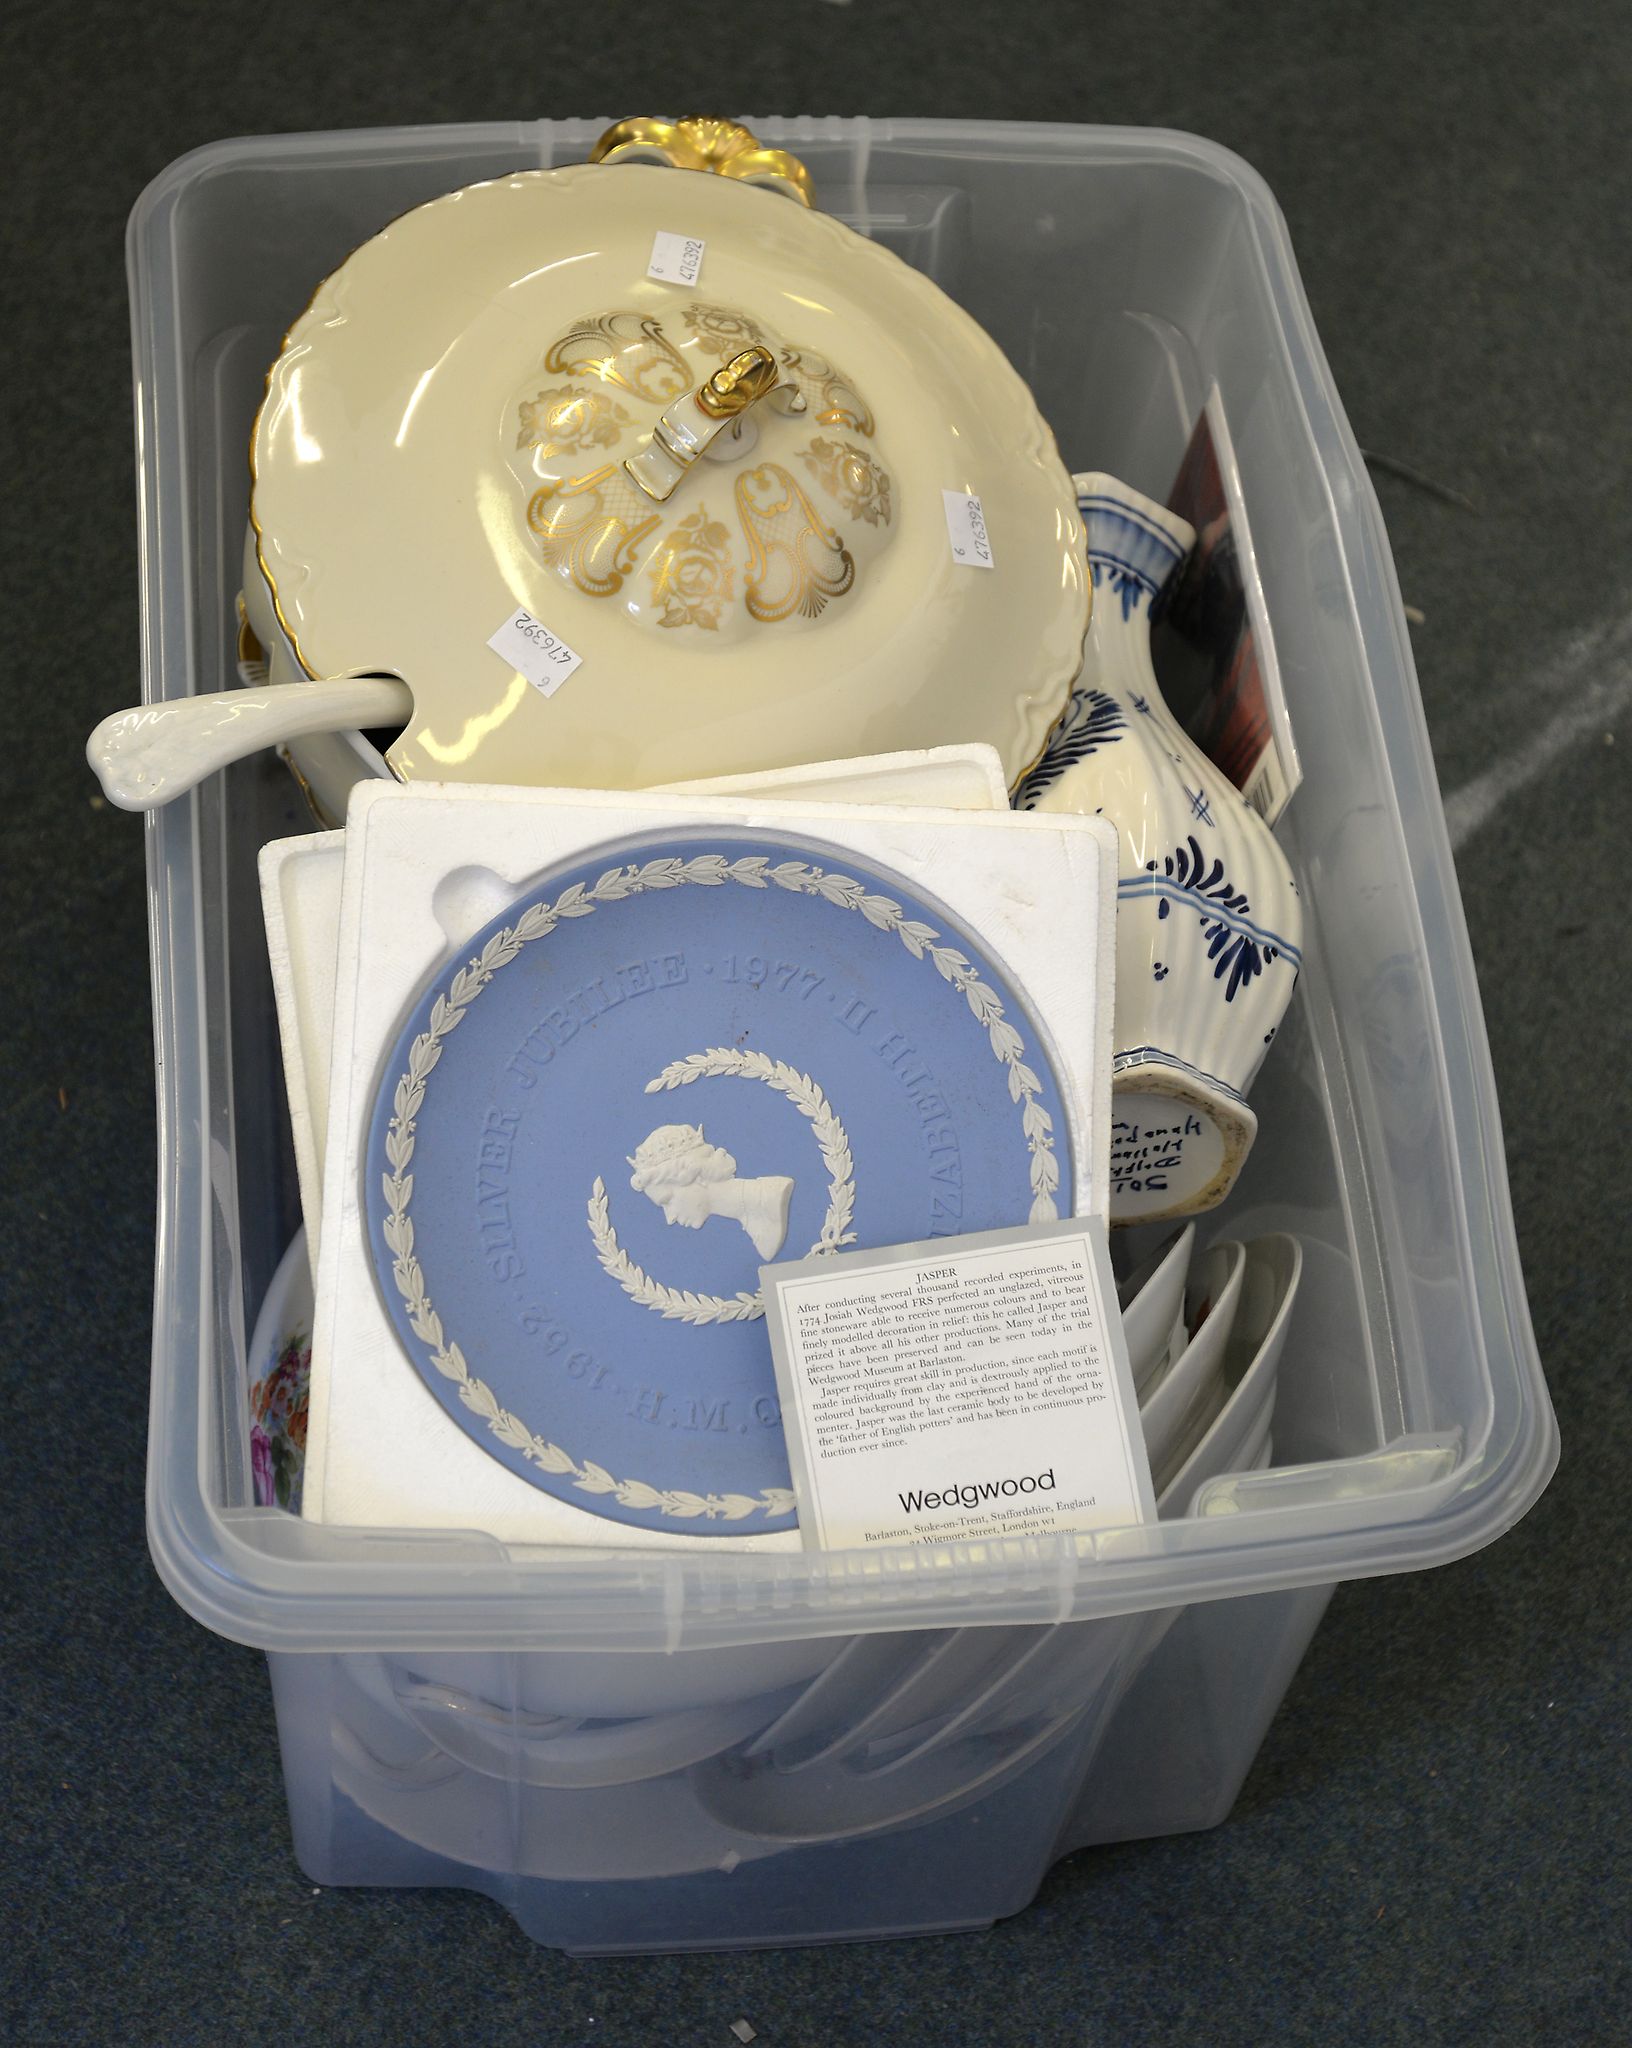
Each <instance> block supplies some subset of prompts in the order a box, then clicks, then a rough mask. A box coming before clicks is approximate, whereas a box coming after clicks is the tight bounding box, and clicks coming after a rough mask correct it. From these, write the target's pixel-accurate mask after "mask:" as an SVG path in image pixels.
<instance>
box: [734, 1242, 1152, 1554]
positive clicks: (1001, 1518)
mask: <svg viewBox="0 0 1632 2048" xmlns="http://www.w3.org/2000/svg"><path fill="white" fill-rule="evenodd" d="M760 1278H761V1280H762V1282H763V1284H764V1289H765V1312H766V1320H767V1323H768V1325H769V1329H770V1338H771V1354H772V1358H773V1360H774V1362H775V1366H776V1378H777V1388H778V1392H779V1394H780V1397H781V1401H782V1419H783V1424H784V1426H785V1428H786V1430H787V1437H788V1458H789V1463H790V1466H791V1468H792V1472H793V1482H794V1490H795V1492H796V1494H797V1496H798V1500H799V1528H800V1533H801V1535H802V1537H803V1539H804V1543H805V1547H806V1548H807V1549H810V1550H847V1549H860V1548H863V1547H865V1546H867V1545H869V1544H886V1543H946V1542H962V1541H966V1540H969V1539H972V1538H980V1537H1010V1536H1044V1535H1049V1534H1052V1533H1053V1532H1055V1531H1057V1530H1062V1529H1112V1528H1126V1527H1128V1526H1130V1525H1132V1524H1134V1523H1139V1522H1153V1521H1154V1520H1155V1519H1156V1498H1155V1493H1154V1490H1153V1488H1152V1485H1151V1478H1150V1461H1149V1459H1148V1457H1147V1455H1146V1452H1145V1441H1144V1433H1143V1431H1142V1430H1141V1428H1140V1425H1139V1419H1138V1414H1139V1410H1138V1399H1137V1396H1136V1395H1135V1393H1134V1388H1133V1378H1132V1374H1131V1373H1130V1371H1129V1367H1128V1357H1127V1346H1126V1344H1125V1343H1124V1341H1123V1336H1122V1322H1121V1317H1120V1315H1119V1314H1118V1313H1117V1312H1116V1310H1115V1308H1114V1303H1115V1300H1116V1289H1115V1283H1114V1281H1113V1279H1112V1276H1111V1264H1110V1252H1109V1248H1108V1245H1107V1240H1106V1225H1105V1221H1104V1219H1103V1218H1102V1217H1097V1216H1090V1217H1068V1218H1066V1219H1064V1220H1063V1221H1060V1222H1055V1223H1042V1224H1025V1225H1022V1226H1021V1227H1020V1228H1019V1229H1015V1230H990V1231H982V1232H979V1233H976V1234H974V1235H970V1236H965V1237H952V1238H942V1239H939V1240H936V1241H933V1242H931V1241H926V1242H923V1243H920V1244H908V1245H894V1246H890V1247H888V1248H886V1249H884V1250H880V1251H858V1252H841V1253H838V1254H836V1255H823V1256H818V1257H815V1258H808V1259H798V1260H792V1261H788V1262H786V1263H783V1264H778V1265H774V1266H764V1267H762V1268H761V1269H760ZM1107 1302H1110V1303H1112V1304H1113V1307H1112V1308H1111V1309H1110V1310H1109V1312H1107V1309H1106V1303H1107Z"/></svg>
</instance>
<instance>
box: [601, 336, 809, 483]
mask: <svg viewBox="0 0 1632 2048" xmlns="http://www.w3.org/2000/svg"><path fill="white" fill-rule="evenodd" d="M761 398H767V399H769V400H770V401H771V403H772V404H773V405H774V406H775V407H776V409H777V410H778V411H779V412H795V413H797V412H803V411H804V409H805V399H804V394H803V393H802V392H801V391H800V389H799V387H798V385H797V384H795V383H793V382H792V381H791V379H790V380H787V381H783V380H782V373H781V371H780V370H779V369H778V367H777V361H776V357H775V356H773V355H772V354H771V352H770V350H769V349H768V348H763V347H761V346H760V344H759V343H758V342H756V343H755V344H754V345H753V347H752V348H745V349H744V350H743V351H742V353H741V354H740V355H735V356H733V357H732V358H731V360H730V362H728V363H726V364H724V365H722V366H721V368H719V369H718V370H716V371H715V372H714V374H713V376H712V377H710V378H708V379H707V381H706V382H705V383H703V384H701V385H699V387H698V388H697V390H695V391H690V392H688V393H687V394H686V396H685V397H684V398H678V399H676V400H675V402H674V404H673V405H671V406H670V407H669V409H668V411H667V412H665V413H664V414H663V415H662V416H661V418H660V419H659V420H658V422H657V425H656V426H655V427H653V429H652V431H651V434H650V435H649V436H648V438H647V440H646V441H645V442H644V444H643V445H642V446H641V448H640V449H639V450H638V451H637V452H636V453H635V454H633V455H630V456H628V457H626V458H625V460H624V465H623V466H624V469H625V470H626V471H627V472H628V475H629V478H630V481H631V482H632V483H635V484H638V485H639V487H640V489H641V490H643V491H644V492H645V493H646V495H647V497H648V498H651V499H653V500H654V501H655V502H656V503H657V504H659V505H661V504H664V503H666V502H667V500H668V499H670V498H671V497H673V495H674V493H675V490H676V488H677V487H678V485H679V483H680V479H681V478H682V477H683V476H685V474H686V473H687V471H688V470H690V469H691V468H692V466H693V465H694V464H695V463H697V462H698V461H700V460H701V459H702V457H703V456H705V455H706V454H708V452H709V450H710V448H711V447H713V444H714V443H715V442H716V441H717V440H719V439H720V436H721V435H722V434H724V433H726V432H727V431H728V430H729V433H730V435H731V442H730V444H729V445H727V446H723V447H721V448H719V449H716V450H715V459H716V460H718V459H719V457H720V456H721V455H722V454H725V455H730V454H743V453H746V451H747V450H748V449H749V448H751V447H752V446H753V437H754V427H753V423H752V421H750V420H748V419H746V418H744V417H743V415H744V414H746V412H747V410H748V408H749V407H750V406H751V405H753V404H755V403H756V402H757V401H758V400H759V399H761Z"/></svg>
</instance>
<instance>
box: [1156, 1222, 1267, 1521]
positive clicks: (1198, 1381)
mask: <svg viewBox="0 0 1632 2048" xmlns="http://www.w3.org/2000/svg"><path fill="white" fill-rule="evenodd" d="M1245 1264H1246V1247H1245V1246H1244V1245H1241V1244H1237V1243H1236V1242H1235V1241H1234V1240H1233V1239H1230V1238H1226V1239H1225V1240H1223V1241H1222V1242H1221V1243H1219V1244H1215V1245H1210V1246H1209V1247H1208V1249H1207V1250H1206V1251H1205V1252H1203V1253H1202V1255H1201V1257H1200V1258H1199V1259H1197V1260H1196V1261H1195V1262H1194V1264H1193V1265H1192V1267H1191V1270H1190V1284H1189V1286H1188V1287H1187V1288H1186V1290H1185V1302H1184V1322H1185V1328H1186V1329H1187V1330H1188V1331H1189V1333H1190V1338H1189V1342H1188V1343H1187V1344H1186V1345H1185V1346H1184V1348H1183V1350H1182V1351H1180V1353H1179V1354H1178V1356H1177V1357H1176V1358H1175V1359H1174V1360H1173V1362H1172V1364H1171V1365H1169V1366H1168V1368H1167V1370H1166V1371H1165V1372H1164V1373H1162V1374H1161V1375H1160V1377H1159V1378H1158V1379H1157V1380H1156V1381H1155V1382H1154V1384H1153V1385H1152V1386H1151V1388H1150V1390H1149V1391H1148V1392H1147V1393H1146V1395H1145V1397H1144V1398H1143V1400H1142V1401H1141V1402H1140V1404H1139V1419H1140V1421H1141V1423H1142V1424H1143V1425H1144V1431H1145V1448H1146V1450H1147V1451H1148V1452H1149V1454H1150V1474H1151V1479H1152V1481H1153V1483H1154V1485H1155V1488H1156V1491H1157V1493H1158V1494H1160V1493H1161V1492H1162V1490H1163V1488H1164V1487H1165V1486H1166V1484H1167V1481H1168V1480H1169V1479H1170V1478H1171V1477H1172V1476H1173V1474H1174V1473H1175V1472H1176V1471H1177V1470H1178V1468H1179V1466H1180V1465H1181V1464H1183V1462H1184V1460H1185V1459H1186V1458H1187V1457H1189V1455H1190V1453H1191V1452H1192V1451H1193V1450H1194V1449H1195V1447H1196V1445H1197V1444H1198V1443H1199V1442H1200V1441H1201V1437H1202V1435H1203V1433H1204V1431H1205V1430H1206V1429H1207V1426H1208V1424H1209V1423H1211V1421H1212V1419H1213V1417H1214V1416H1215V1415H1216V1414H1217V1413H1218V1411H1219V1409H1220V1408H1222V1407H1223V1405H1224V1382H1223V1378H1222V1373H1223V1364H1224V1349H1225V1345H1226V1344H1227V1343H1228V1341H1229V1335H1230V1325H1231V1323H1232V1322H1233V1321H1234V1318H1235V1312H1236V1306H1237V1303H1238V1302H1239V1300H1240V1296H1241V1276H1242V1272H1243V1269H1244V1267H1245Z"/></svg>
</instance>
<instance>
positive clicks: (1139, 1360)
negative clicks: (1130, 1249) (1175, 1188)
mask: <svg viewBox="0 0 1632 2048" xmlns="http://www.w3.org/2000/svg"><path fill="white" fill-rule="evenodd" d="M1195 1242H1196V1226H1195V1225H1194V1224H1193V1223H1187V1224H1186V1225H1185V1226H1184V1228H1183V1229H1182V1230H1180V1231H1176V1232H1175V1233H1174V1234H1173V1236H1172V1237H1171V1238H1169V1239H1168V1240H1167V1241H1166V1242H1165V1243H1164V1244H1161V1245H1158V1246H1157V1248H1156V1253H1155V1254H1154V1255H1153V1256H1152V1257H1151V1258H1150V1259H1149V1260H1147V1261H1146V1262H1145V1264H1144V1265H1143V1266H1142V1267H1140V1268H1139V1269H1138V1270H1136V1271H1135V1272H1134V1273H1132V1274H1130V1275H1129V1278H1128V1283H1127V1285H1128V1294H1129V1299H1128V1305H1127V1307H1126V1308H1124V1309H1123V1311H1122V1334H1123V1336H1124V1337H1125V1338H1126V1340H1127V1346H1128V1363H1129V1365H1130V1366H1131V1367H1132V1369H1133V1384H1134V1389H1135V1391H1136V1392H1137V1393H1139V1394H1140V1395H1143V1394H1144V1392H1145V1390H1146V1389H1147V1388H1152V1389H1153V1388H1154V1384H1155V1381H1156V1379H1157V1376H1158V1375H1159V1374H1160V1373H1161V1372H1162V1371H1163V1370H1164V1369H1165V1368H1166V1366H1167V1364H1168V1362H1169V1358H1170V1355H1171V1351H1172V1347H1173V1344H1174V1341H1175V1339H1176V1337H1177V1336H1178V1334H1179V1333H1180V1332H1181V1331H1182V1329H1183V1324H1184V1283H1185V1281H1186V1279H1187V1278H1188V1277H1189V1272H1190V1255H1191V1252H1192V1251H1193V1250H1194V1248H1195Z"/></svg>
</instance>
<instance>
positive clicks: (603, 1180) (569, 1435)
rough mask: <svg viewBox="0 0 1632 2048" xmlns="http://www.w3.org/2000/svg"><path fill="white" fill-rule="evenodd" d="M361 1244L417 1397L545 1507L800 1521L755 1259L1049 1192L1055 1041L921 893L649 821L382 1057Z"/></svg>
mask: <svg viewBox="0 0 1632 2048" xmlns="http://www.w3.org/2000/svg"><path fill="white" fill-rule="evenodd" d="M364 1193H365V1204H366V1211H367V1215H368V1221H369V1241H370V1245H371V1248H372V1251H373V1254H374V1262H375V1270H376V1274H377V1277H378V1280H379V1284H380V1288H381V1291H382V1294H383V1296H384V1299H385V1301H386V1304H387V1306H388V1308H389V1311H390V1313H391V1316H392V1318H393V1320H394V1322H395V1324H396V1327H397V1331H398V1333H399V1335H400V1336H401V1339H402V1342H403V1344H404V1346H405V1347H406V1349H407V1352H408V1356H409V1357H410V1358H411V1360H412V1361H413V1363H414V1365H415V1366H416V1368H417V1369H418V1371H419V1373H420V1375H421V1377H422V1378H423V1380H424V1382H425V1384H426V1385H427V1387H429V1388H430V1390H431V1391H432V1393H433V1394H434V1395H435V1396H436V1398H437V1399H438V1400H439V1401H440V1402H441V1403H442V1405H443V1407H444V1408H446V1410H447V1411H448V1413H449V1414H450V1415H451V1416H452V1417H453V1418H454V1420H455V1421H456V1422H458V1424H459V1425H460V1427H461V1428H462V1429H464V1430H465V1431H466V1433H467V1434H468V1435H469V1436H471V1437H472V1438H474V1439H475V1441H476V1442H477V1443H479V1444H480V1445H481V1446H482V1447H483V1449H484V1450H486V1451H488V1452H489V1453H490V1454H491V1455H492V1456H493V1457H495V1458H497V1459H499V1460H500V1462H501V1463H503V1464H505V1465H507V1466H508V1467H509V1468H510V1469H511V1470H512V1471H514V1472H517V1473H520V1474H521V1475H522V1476H524V1477H525V1478H527V1479H528V1480H530V1481H531V1482H532V1483H533V1484H534V1485H536V1486H539V1487H542V1488H543V1489H544V1490H545V1491H546V1492H548V1493H551V1494H554V1495H555V1496H556V1497H557V1498H559V1499H561V1500H564V1501H569V1502H571V1503H572V1504H573V1505H574V1506H576V1507H580V1508H585V1509H587V1510H589V1511H590V1512H592V1513H597V1514H601V1515H605V1516H607V1517H609V1518H610V1519H612V1520H614V1521H618V1522H624V1523H629V1524H632V1525H635V1526H639V1527H643V1528H658V1527H664V1528H687V1529H690V1530H692V1531H694V1532H695V1533H699V1534H712V1535H721V1534H727V1533H746V1532H748V1531H770V1530H777V1529H786V1528H791V1527H793V1526H794V1524H795V1521H796V1517H795V1513H794V1499H793V1494H792V1491H791V1488H790V1482H789V1476H788V1461H787V1453H786V1450H785V1447H784V1442H783V1434H782V1426H781V1414H780V1410H779V1408H778V1404H777V1399H776V1384H775V1376H774V1373H773V1371H772V1366H771V1355H770V1344H769V1340H768V1338H767V1336H766V1332H765V1324H764V1312H763V1308H762V1306H761V1303H760V1297H759V1267H760V1266H761V1264H764V1263H768V1262H770V1261H772V1260H775V1259H780V1258H803V1257H806V1256H808V1255H810V1254H811V1253H814V1252H821V1251H827V1250H832V1251H836V1250H839V1249H841V1248H843V1247H846V1246H854V1247H863V1248H865V1247H870V1246H875V1245H883V1244H895V1243H901V1242H905V1241H910V1240H916V1239H920V1238H932V1237H950V1236H955V1235H957V1234H958V1233H960V1232H963V1231H970V1230H990V1229H996V1228H1000V1227H1002V1226H1004V1225H1009V1224H1017V1223H1023V1222H1025V1221H1027V1220H1028V1218H1029V1219H1034V1220H1042V1219H1046V1218H1049V1217H1052V1216H1054V1215H1056V1214H1069V1213H1070V1212H1071V1206H1072V1161H1071V1156H1070V1139H1069V1132H1068V1128H1067V1123H1066V1117H1065V1111H1064V1107H1063V1104H1062V1102H1061V1099H1060V1092H1059V1083H1058V1080H1057V1077H1056V1073H1055V1069H1054V1064H1053V1061H1052V1059H1051V1057H1050V1055H1049V1052H1048V1050H1047V1048H1046V1047H1045V1045H1044V1044H1043V1043H1042V1040H1041V1036H1040V1033H1039V1030H1038V1027H1037V1025H1036V1023H1035V1021H1034V1020H1033V1018H1032V1017H1031V1016H1030V1014H1029V1012H1028V1011H1027V1009H1026V1007H1025V1004H1024V1003H1023V1001H1022V1000H1021V998H1020V996H1019V995H1018V993H1017V992H1016V990H1015V989H1014V988H1013V987H1012V986H1011V984H1010V983H1009V982H1008V980H1007V979H1006V977H1005V975H1004V973H1003V972H1002V970H1001V969H1000V968H998V966H997V965H996V964H995V963H994V962H993V960H992V959H991V958H990V957H989V956H988V955H987V954H986V953H985V952H984V950H983V949H982V947H981V946H980V944H979V943H978V942H977V941H976V940H974V939H973V938H972V937H971V936H970V935H969V934H968V933H967V932H965V931H964V930H962V929H961V928H960V927H959V925H958V924H957V923H956V922H955V920H954V919H952V918H951V917H950V916H949V915H948V914H947V912H946V911H945V910H944V909H943V908H942V907H941V906H939V905H938V904H935V903H933V902H930V901H928V900H926V899H925V898H923V897H922V896H921V895H919V894H918V893H916V892H915V891H914V890H913V889H911V888H910V887H909V886H908V885H907V884H906V883H905V882H904V881H903V880H902V879H901V878H900V877H899V876H897V875H894V874H891V873H889V872H887V871H884V870H880V869H875V868H873V867H871V866H869V865H867V864H865V863H863V862H860V861H857V860H856V859H855V858H854V857H853V856H851V855H850V854H848V853H846V852H843V851H842V850H840V849H838V848H836V847H829V846H823V845H820V844H817V843H814V842H807V841H798V842H795V841H793V840H791V839H783V838H770V837H766V836H763V835H754V836H738V835H735V834H731V833H720V832H690V833H684V834H675V833H669V834H665V835H663V836H662V837H661V838H658V839H654V838H650V837H648V838H643V839H638V840H628V841H623V842H620V843H618V844H617V845H613V846H609V847H606V848H603V849H602V850H601V851H600V852H599V853H598V854H597V855H596V856H595V858H594V859H592V860H588V861H582V862H579V863H577V864H576V865H574V866H572V867H570V868H563V869H560V870H558V871H557V872H555V873H552V874H550V875H548V876H546V877H544V878H543V879H542V880H540V881H539V882H537V883H536V884H534V885H532V886H531V887H530V888H529V889H528V890H527V891H526V892H525V893H524V894H523V895H522V896H521V897H519V898H518V899H517V900H516V902H515V903H513V904H512V905H511V906H510V908H509V909H508V910H506V911H505V913H504V914H503V916H502V917H501V918H499V919H496V920H495V921H494V922H493V923H492V924H491V925H489V926H488V927H487V928H486V929H485V930H484V931H482V932H480V933H479V934H478V935H477V936H476V938H475V939H474V940H473V941H472V942H471V945H470V948H469V950H468V953H467V954H466V956H465V957H464V959H463V960H462V961H451V960H450V961H449V962H446V963H445V964H444V965H443V966H442V967H441V968H439V969H438V971H437V973H436V974H435V975H434V976H433V977H432V978H431V980H430V981H429V982H428V983H427V985H426V986H425V988H424V990H423V992H422V993H421V995H420V997H419V999H418V1001H417V1002H416V1003H415V1004H414V1006H413V1009H412V1010H411V1012H410V1013H409V1016H408V1018H407V1021H406V1023H405V1025H404V1027H403V1030H402V1033H401V1035H400V1037H399V1039H398V1041H397V1043H396V1045H395V1047H394V1048H393V1050H392V1052H391V1055H390V1058H389V1060H388V1062H387V1065H386V1068H385V1070H384V1073H383V1076H382V1081H381V1087H380V1093H379V1097H378V1101H377V1103H376V1106H375V1112H374V1117H373V1123H372V1127H371V1131H370V1135H369V1143H368V1154H367V1163H366V1174H365V1190H364Z"/></svg>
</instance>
